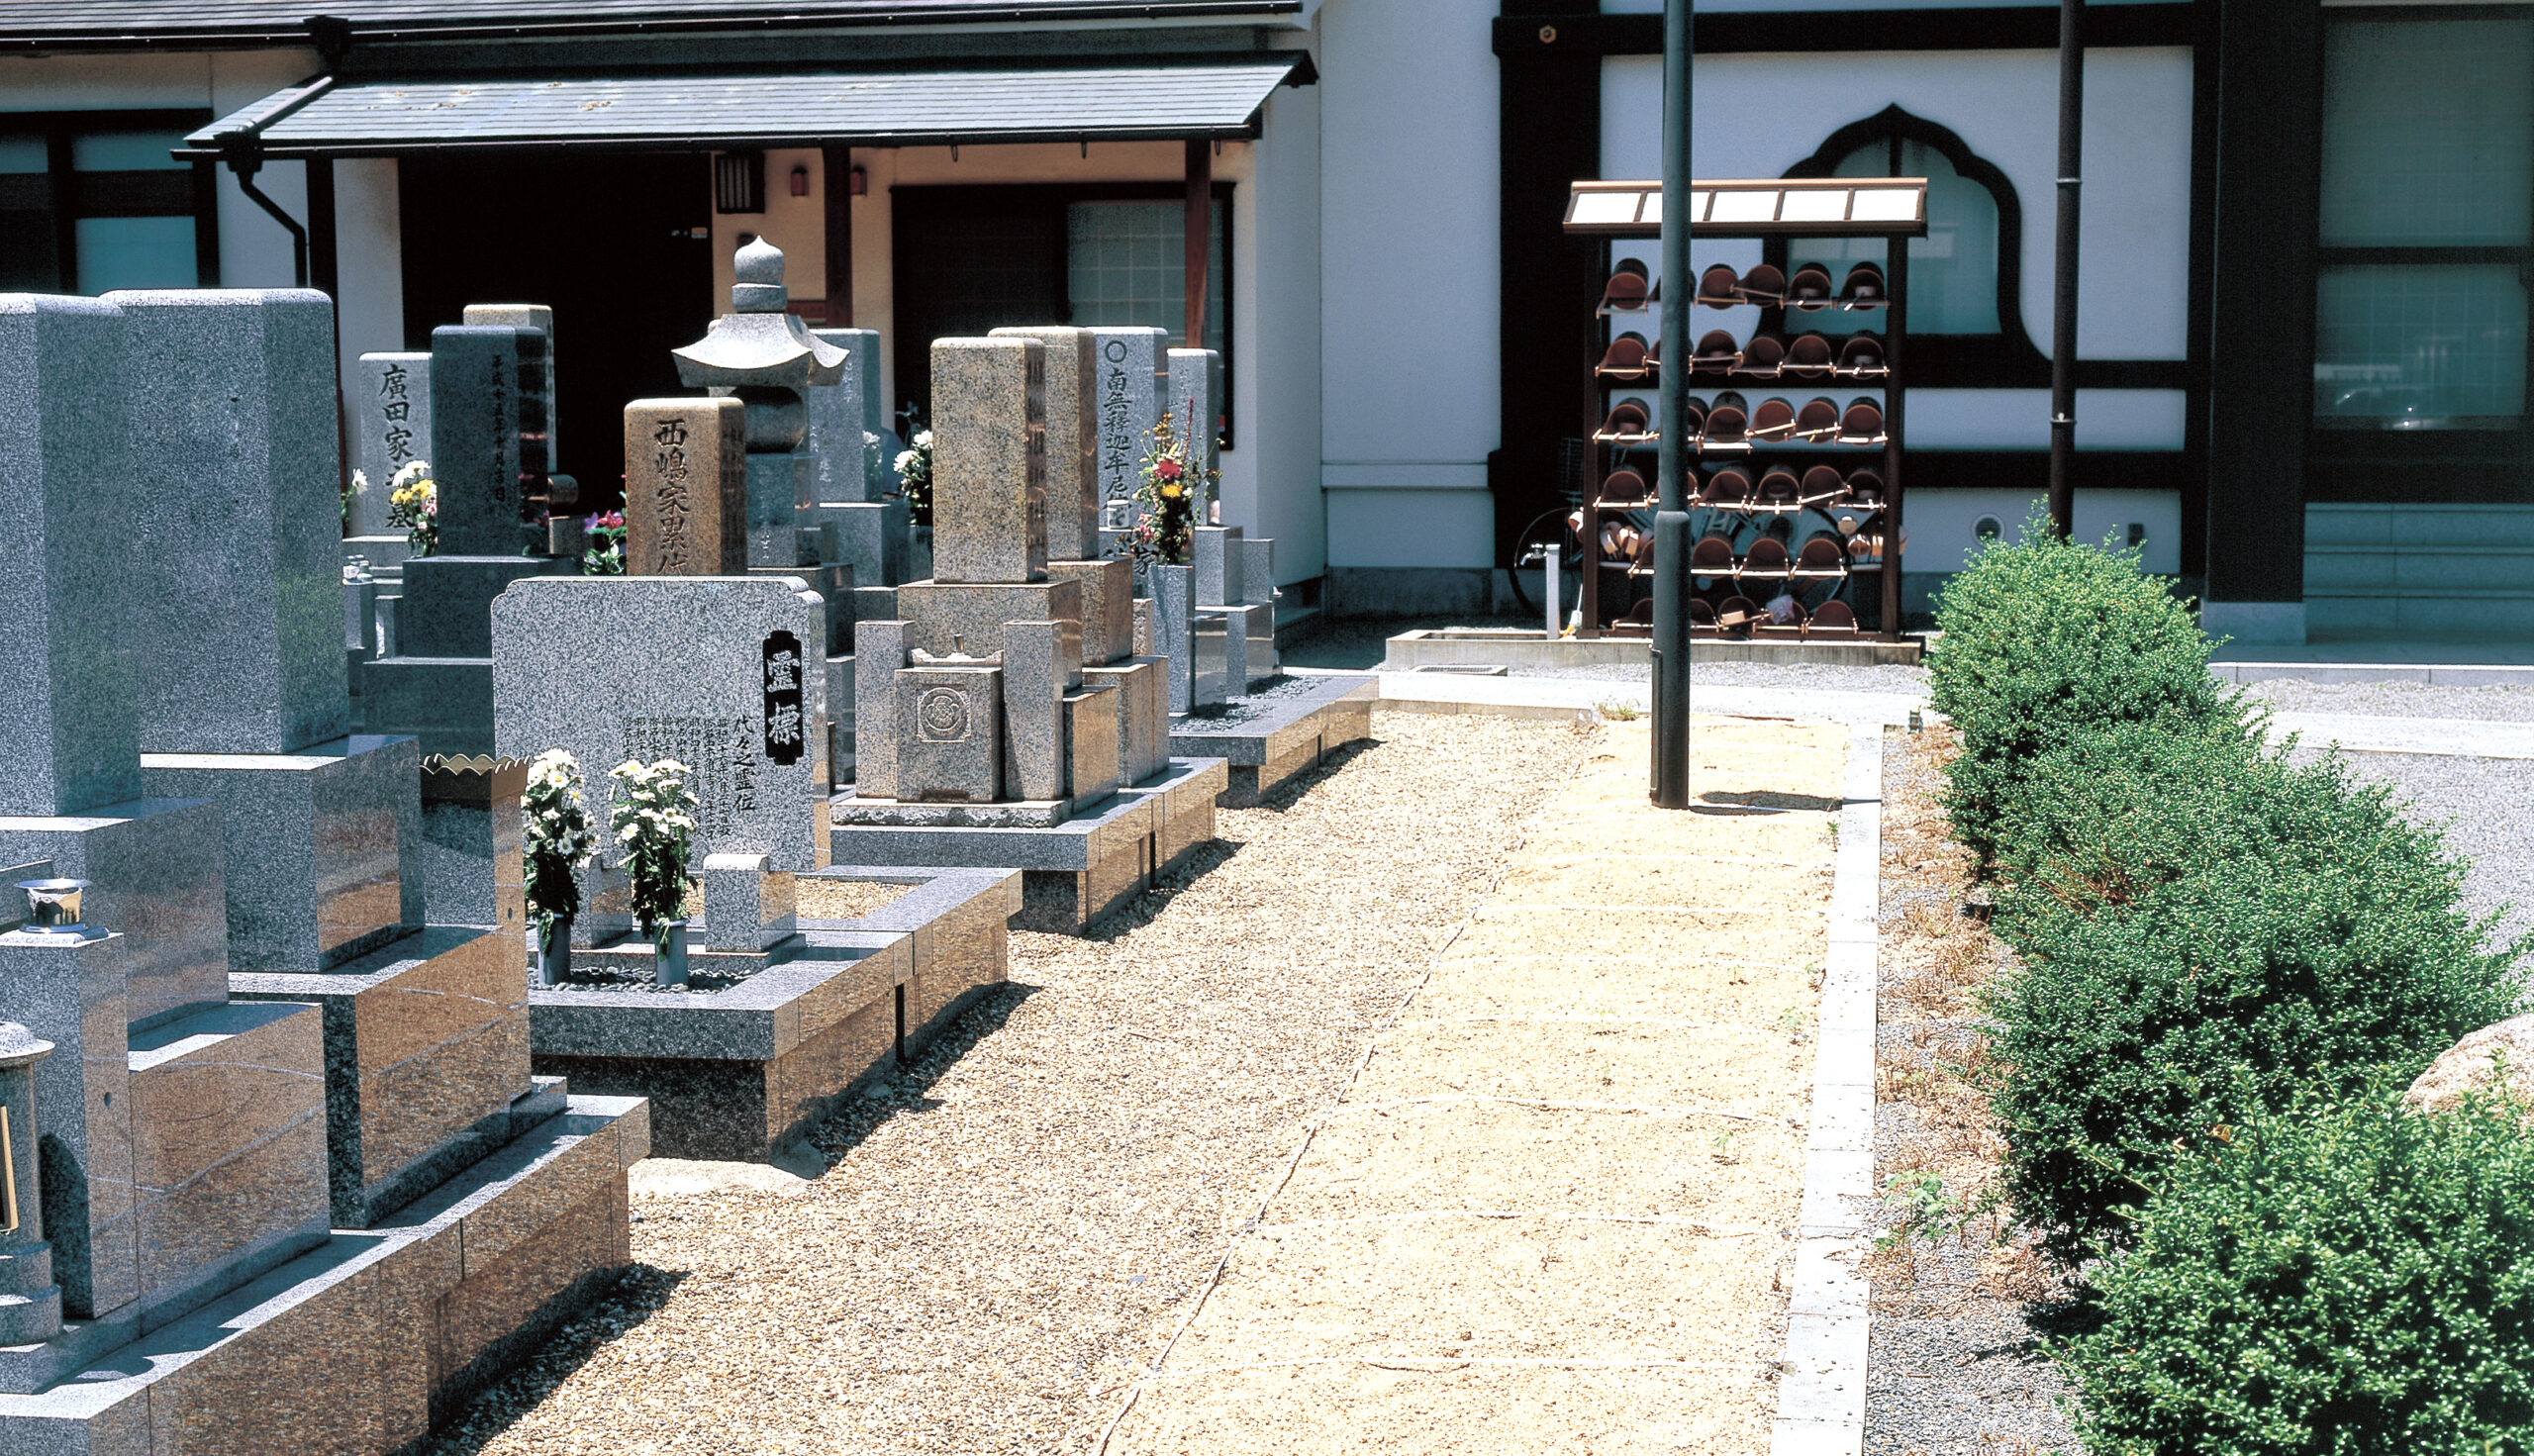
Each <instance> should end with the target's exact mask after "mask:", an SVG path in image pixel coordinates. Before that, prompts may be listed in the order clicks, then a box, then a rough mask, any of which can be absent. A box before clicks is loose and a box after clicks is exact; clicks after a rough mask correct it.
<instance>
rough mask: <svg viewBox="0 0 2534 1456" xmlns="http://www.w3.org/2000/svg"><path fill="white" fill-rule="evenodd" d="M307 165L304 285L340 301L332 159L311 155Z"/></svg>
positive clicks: (339, 272)
mask: <svg viewBox="0 0 2534 1456" xmlns="http://www.w3.org/2000/svg"><path fill="white" fill-rule="evenodd" d="M304 165H305V166H306V167H307V168H308V280H307V283H306V285H305V286H306V287H310V288H314V289H316V290H317V291H318V292H319V293H322V294H324V295H326V296H327V297H328V298H331V299H334V300H335V302H336V303H337V305H338V306H340V305H341V302H342V299H341V292H342V281H343V270H342V260H341V258H340V257H339V256H337V248H336V246H335V161H334V158H333V157H328V156H312V157H310V158H308V160H307V161H306V163H304Z"/></svg>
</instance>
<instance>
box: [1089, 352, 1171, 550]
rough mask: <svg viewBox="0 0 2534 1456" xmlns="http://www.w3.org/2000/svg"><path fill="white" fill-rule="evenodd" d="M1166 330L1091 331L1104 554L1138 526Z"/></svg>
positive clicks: (1157, 412) (1157, 406) (1096, 467)
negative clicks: (1138, 501) (1137, 507)
mask: <svg viewBox="0 0 2534 1456" xmlns="http://www.w3.org/2000/svg"><path fill="white" fill-rule="evenodd" d="M1169 337H1170V336H1169V333H1168V332H1167V331H1166V330H1161V329H1140V328H1138V329H1123V328H1121V329H1105V328H1095V329H1093V330H1092V331H1091V340H1092V351H1093V356H1094V357H1093V369H1094V371H1095V374H1094V382H1095V391H1096V399H1095V404H1094V413H1095V420H1096V427H1095V428H1096V431H1097V438H1096V440H1095V442H1094V455H1093V468H1094V470H1095V471H1097V473H1098V475H1099V480H1100V536H1101V550H1102V551H1103V553H1114V552H1116V551H1117V550H1118V549H1119V548H1120V547H1119V543H1120V542H1121V540H1122V539H1123V538H1124V536H1125V534H1127V533H1128V532H1130V531H1132V530H1133V529H1134V525H1135V492H1136V490H1137V489H1138V488H1140V487H1141V486H1142V484H1143V460H1144V451H1145V449H1146V448H1147V447H1148V445H1149V444H1150V441H1149V440H1147V439H1146V438H1145V432H1147V431H1149V430H1151V429H1152V427H1153V423H1154V422H1155V421H1157V420H1159V419H1160V418H1161V399H1162V393H1161V387H1160V381H1161V375H1160V371H1161V362H1162V350H1163V349H1164V348H1165V347H1166V346H1167V342H1166V341H1167V340H1168V339H1169Z"/></svg>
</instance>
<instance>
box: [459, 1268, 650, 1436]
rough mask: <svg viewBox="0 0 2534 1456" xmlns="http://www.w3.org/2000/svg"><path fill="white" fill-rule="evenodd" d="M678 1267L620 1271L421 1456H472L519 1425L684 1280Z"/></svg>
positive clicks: (468, 1407)
mask: <svg viewBox="0 0 2534 1456" xmlns="http://www.w3.org/2000/svg"><path fill="white" fill-rule="evenodd" d="M686 1273H687V1272H686V1271H685V1270H683V1269H658V1268H654V1267H652V1266H651V1265H648V1264H636V1265H634V1266H633V1267H632V1268H631V1269H628V1270H626V1271H625V1277H624V1278H622V1279H620V1280H618V1281H617V1284H616V1288H615V1290H614V1291H612V1292H611V1293H610V1294H609V1295H608V1297H607V1298H606V1299H604V1300H601V1301H600V1302H599V1303H597V1304H596V1305H593V1306H591V1307H590V1308H589V1309H588V1310H584V1311H583V1312H582V1313H581V1315H580V1317H578V1318H576V1319H573V1320H571V1321H570V1322H569V1323H566V1324H565V1325H563V1326H562V1327H561V1328H560V1329H557V1330H555V1331H554V1332H553V1334H552V1335H550V1336H548V1337H547V1339H546V1341H545V1343H544V1344H543V1345H542V1346H541V1347H540V1348H538V1350H537V1351H536V1354H535V1355H533V1356H531V1357H530V1358H529V1361H528V1363H527V1364H526V1365H523V1366H521V1367H520V1368H519V1369H517V1370H514V1371H512V1372H511V1373H510V1374H509V1375H507V1376H505V1377H503V1378H502V1379H501V1380H498V1381H496V1382H494V1383H493V1384H492V1385H491V1386H490V1387H488V1388H487V1389H486V1390H485V1391H484V1392H483V1393H482V1394H481V1395H478V1396H477V1397H476V1398H475V1399H474V1400H472V1401H470V1402H468V1403H467V1404H466V1405H465V1406H464V1407H460V1408H459V1409H458V1411H457V1413H456V1418H455V1419H453V1420H452V1421H450V1422H449V1424H448V1425H447V1426H445V1427H443V1428H442V1429H441V1430H440V1431H439V1433H438V1434H437V1435H435V1436H434V1437H433V1438H432V1440H431V1441H430V1442H429V1443H428V1444H427V1445H425V1446H424V1448H423V1452H424V1456H475V1453H476V1452H479V1451H481V1450H483V1449H484V1447H485V1446H486V1445H487V1444H489V1443H490V1442H491V1441H492V1440H493V1438H494V1437H496V1436H498V1435H500V1434H502V1433H503V1432H504V1431H507V1430H509V1429H510V1428H511V1427H512V1426H514V1425H516V1424H518V1423H519V1418H520V1417H521V1416H523V1415H525V1414H527V1413H528V1412H529V1411H531V1410H534V1409H536V1406H537V1403H538V1402H540V1401H542V1400H544V1399H545V1397H546V1395H547V1394H548V1393H550V1392H551V1391H552V1390H553V1389H554V1388H555V1387H556V1386H559V1385H561V1384H562V1383H563V1382H564V1381H565V1380H567V1379H569V1378H570V1377H571V1375H572V1373H573V1372H574V1371H577V1370H579V1369H580V1368H581V1367H582V1366H584V1365H586V1364H588V1363H589V1362H590V1357H592V1356H594V1355H596V1354H597V1353H598V1352H599V1351H600V1350H601V1349H602V1348H604V1347H605V1346H607V1345H608V1344H610V1343H611V1342H613V1341H614V1340H615V1339H616V1338H617V1336H619V1335H621V1334H623V1333H625V1332H626V1331H627V1330H629V1329H632V1328H633V1327H634V1326H636V1325H638V1324H641V1323H643V1322H644V1321H646V1320H648V1319H649V1318H650V1317H651V1316H652V1315H653V1314H656V1313H658V1312H659V1311H660V1309H661V1308H662V1307H663V1306H665V1305H667V1304H668V1302H669V1296H670V1295H671V1294H672V1293H674V1292H675V1291H676V1289H677V1287H678V1286H679V1285H680V1284H683V1283H685V1282H686Z"/></svg>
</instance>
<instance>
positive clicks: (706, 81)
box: [176, 51, 1314, 157]
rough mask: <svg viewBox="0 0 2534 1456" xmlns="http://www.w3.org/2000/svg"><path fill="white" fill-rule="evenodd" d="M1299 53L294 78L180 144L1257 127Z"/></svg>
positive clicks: (1030, 136) (319, 152)
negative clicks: (1019, 64)
mask: <svg viewBox="0 0 2534 1456" xmlns="http://www.w3.org/2000/svg"><path fill="white" fill-rule="evenodd" d="M1310 67H1311V62H1310V57H1309V56H1308V55H1306V54H1304V53H1302V52H1299V51H1297V52H1292V53H1290V54H1287V53H1278V54H1276V55H1273V56H1252V57H1243V58H1241V59H1239V60H1229V61H1226V60H1217V61H1209V62H1202V63H1201V62H1189V63H1173V64H1145V65H1132V66H1115V65H1112V66H1099V67H1083V68H1051V67H1045V66H1039V67H1033V68H1028V69H1018V68H1015V69H961V70H938V71H905V70H899V71H890V72H867V73H842V74H814V75H720V76H636V77H616V78H609V79H562V78H552V79H528V80H522V79H517V78H503V79H494V80H471V81H459V80H445V79H439V78H432V79H428V80H408V81H379V80H362V81H346V82H341V83H338V82H337V81H336V80H334V79H333V78H332V77H319V78H318V79H316V80H314V81H310V82H307V83H305V84H302V85H298V86H292V87H287V88H285V89H283V90H280V91H276V92H274V93H273V94H272V95H270V96H267V97H265V98H263V99H262V100H261V101H258V102H256V103H254V104H253V105H251V106H248V107H245V108H244V109H243V110H240V111H237V112H235V113H232V114H231V115H229V116H227V117H223V118H222V119H221V120H219V121H216V122H214V123H212V124H211V125H210V126H208V127H205V128H203V129H202V130H201V131H198V132H195V133H194V134H193V135H191V136H189V137H187V138H186V139H185V145H184V146H181V147H178V148H177V149H176V155H177V156H179V157H200V156H219V155H222V154H224V153H225V152H226V151H227V150H228V149H230V148H232V147H243V148H245V149H248V150H251V151H254V152H257V153H260V154H262V155H264V156H269V157H306V156H364V155H367V156H380V155H394V154H398V153H403V152H413V151H433V150H450V149H466V148H496V147H511V146H555V145H569V146H606V147H613V148H615V149H619V150H703V149H730V148H739V147H759V146H818V145H837V144H850V145H854V146H941V145H944V144H959V143H966V144H970V145H977V144H984V143H995V142H1077V141H1079V142H1123V141H1156V140H1182V139H1208V138H1215V139H1239V138H1246V137H1254V136H1256V135H1257V131H1258V113H1259V110H1260V108H1262V107H1263V106H1264V105H1265V104H1266V101H1267V97H1268V95H1269V94H1270V93H1272V92H1273V91H1274V90H1275V89H1276V88H1277V87H1278V86H1280V85H1287V84H1293V85H1302V84H1308V83H1309V82H1310V81H1311V80H1313V79H1314V77H1313V75H1312V72H1311V68H1310Z"/></svg>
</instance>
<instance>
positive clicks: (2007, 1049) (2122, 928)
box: [1983, 724, 2528, 1263]
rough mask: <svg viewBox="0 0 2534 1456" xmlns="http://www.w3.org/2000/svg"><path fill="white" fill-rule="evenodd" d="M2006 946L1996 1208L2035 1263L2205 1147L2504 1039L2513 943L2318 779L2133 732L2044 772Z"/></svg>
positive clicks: (2021, 844)
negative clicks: (2226, 1134)
mask: <svg viewBox="0 0 2534 1456" xmlns="http://www.w3.org/2000/svg"><path fill="white" fill-rule="evenodd" d="M2029 792H2031V793H2032V794H2033V795H2034V796H2036V797H2037V798H2040V799H2045V800H2046V799H2049V798H2051V797H2052V796H2054V795H2065V796H2067V798H2066V799H2065V800H2064V801H2063V802H2060V803H2058V804H2056V805H2055V806H2054V807H2052V808H2051V809H2049V810H2047V811H2044V810H2040V809H2034V810H2031V811H2029V813H2028V818H2027V819H2026V821H2025V825H2026V827H2025V830H2024V831H2023V835H2022V837H2021V838H2019V839H2018V840H2017V847H2016V849H2015V851H2014V852H2015V853H2016V854H2017V855H2018V856H2019V857H2020V863H2019V866H2018V868H2019V870H2020V872H2021V876H2022V877H2021V879H2020V882H2019V883H2018V884H2016V885H2015V886H2014V887H2013V888H2011V889H2009V890H2008V891H2007V892H2006V894H2005V895H2004V896H2003V897H2002V899H2001V901H2000V904H1999V909H1998V934H1999V935H2000V936H2001V937H2002V938H2004V939H2005V940H2006V941H2007V943H2008V944H2010V945H2012V946H2014V947H2015V949H2016V950H2017V951H2019V952H2020V953H2021V955H2022V957H2023V960H2024V966H2023V968H2022V969H2020V970H2017V971H2014V972H2011V973H2009V974H2008V975H2007V976H2005V977H2003V978H2002V979H2000V980H1999V981H1998V982H1997V983H1996V984H1995V985H1994V986H1993V987H1992V988H1991V989H1990V991H1989V992H1988V993H1987V995H1986V996H1985V997H1984V999H1983V1005H1984V1010H1985V1011H1986V1012H1987V1013H1988V1014H1989V1015H1990V1016H1992V1017H1993V1018H1995V1019H1996V1022H1997V1029H1996V1032H1995V1042H1994V1050H1995V1053H1996V1059H1995V1062H1994V1064H1993V1067H1994V1069H1993V1070H1992V1071H1991V1072H1989V1073H1988V1074H1987V1077H1986V1082H1987V1089H1988V1091H1989V1093H1990V1109H1991V1112H1992V1113H1993V1115H1994V1116H1996V1117H1997V1119H1998V1130H1999V1131H2000V1133H2002V1134H2003V1136H2004V1138H2005V1141H2006V1146H2007V1152H2006V1158H2005V1165H2004V1176H2003V1186H2004V1189H2005V1191H2006V1193H2007V1195H2008V1196H2009V1197H2010V1198H2011V1199H2012V1201H2013V1202H2014V1204H2015V1206H2016V1208H2017V1210H2018V1212H2019V1213H2021V1215H2022V1216H2023V1217H2024V1219H2025V1220H2026V1221H2027V1222H2028V1223H2030V1224H2031V1225H2032V1226H2033V1227H2034V1228H2036V1229H2037V1230H2038V1231H2040V1233H2041V1234H2042V1236H2043V1241H2044V1244H2045V1246H2046V1247H2047V1248H2049V1250H2050V1251H2051V1252H2052V1254H2053V1255H2054V1256H2056V1257H2058V1258H2060V1259H2061V1260H2063V1261H2066V1262H2070V1263H2074V1262H2077V1261H2080V1260H2082V1259H2084V1258H2086V1257H2088V1256H2089V1255H2093V1254H2098V1253H2108V1252H2114V1251H2116V1250H2118V1249H2120V1248H2121V1247H2123V1246H2125V1245H2126V1244H2127V1243H2128V1241H2129V1239H2130V1236H2131V1232H2132V1229H2131V1226H2130V1223H2129V1221H2128V1219H2129V1215H2130V1211H2131V1210H2132V1209H2133V1208H2134V1207H2135V1206H2136V1205H2137V1204H2139V1203H2140V1202H2141V1201H2142V1200H2143V1199H2144V1197H2145V1196H2146V1195H2147V1193H2148V1192H2150V1191H2151V1190H2152V1189H2154V1188H2155V1187H2157V1186H2158V1184H2159V1183H2160V1182H2161V1180H2162V1178H2163V1176H2164V1171H2165V1169H2166V1168H2167V1167H2168V1166H2169V1165H2170V1164H2171V1163H2172V1161H2173V1160H2174V1157H2175V1155H2176V1152H2177V1150H2178V1149H2190V1148H2193V1147H2198V1146H2202V1145H2204V1143H2205V1140H2206V1139H2207V1138H2208V1137H2209V1136H2210V1135H2211V1134H2210V1133H2209V1130H2208V1129H2210V1128H2211V1127H2214V1126H2219V1125H2226V1124H2233V1123H2239V1122H2242V1121H2245V1120H2247V1119H2248V1118H2252V1117H2255V1116H2261V1115H2263V1114H2266V1113H2270V1112H2275V1111H2278V1110H2280V1109H2282V1108H2285V1107H2287V1106H2289V1105H2290V1103H2291V1102H2293V1101H2294V1099H2295V1098H2296V1097H2297V1096H2298V1094H2299V1092H2300V1090H2302V1089H2307V1088H2319V1089H2322V1090H2324V1091H2326V1092H2328V1093H2332V1094H2342V1093H2346V1092H2348V1091H2350V1090H2352V1089H2354V1088H2356V1087H2358V1086H2361V1085H2363V1084H2364V1083H2365V1082H2366V1081H2367V1080H2368V1079H2369V1078H2370V1077H2371V1076H2372V1075H2375V1074H2377V1073H2378V1071H2379V1069H2383V1068H2388V1067H2389V1068H2394V1069H2398V1070H2400V1071H2402V1072H2404V1073H2413V1072H2416V1071H2418V1070H2419V1069H2420V1068H2421V1067H2423V1066H2425V1065H2426V1064H2427V1063H2428V1062H2429V1061H2430V1060H2432V1059H2434V1058H2435V1057H2436V1055H2437V1054H2438V1053H2439V1052H2441V1051H2443V1050H2445V1049H2446V1047H2448V1046H2449V1045H2451V1044H2453V1042H2454V1041H2455V1040H2456V1039H2457V1038H2458V1037H2460V1036H2461V1035H2463V1034H2464V1033H2465V1032H2466V1031H2469V1030H2472V1029H2474V1028H2476V1027H2479V1026H2483V1025H2486V1024H2488V1023H2490V1022H2492V1021H2496V1020H2499V1019H2503V1018H2505V1017H2506V1016H2507V1015H2508V1014H2509V1013H2510V1011H2511V1010H2512V1009H2513V1007H2514V1006H2515V1004H2516V1002H2517V1000H2518V998H2519V995H2520V993H2521V990H2522V986H2523V972H2522V971H2521V970H2520V969H2518V968H2517V966H2516V964H2515V962H2516V960H2517V957H2518V956H2519V955H2521V954H2522V953H2524V951H2525V950H2526V949H2527V948H2528V944H2526V943H2520V944H2518V945H2516V946H2512V947H2505V948H2502V949H2498V950H2484V949H2483V948H2482V945H2483V943H2484V940H2485V936H2486V934H2487V932H2488V930H2489V927H2490V922H2475V921H2473V920H2472V919H2471V918H2470V917H2469V916H2467V915H2466V914H2465V913H2464V912H2463V911H2462V910H2461V909H2460V908H2459V905H2458V901H2459V897H2460V894H2461V890H2462V883H2463V876H2464V865H2463V864H2462V862H2461V861H2459V860H2458V859H2456V858H2455V857H2454V856H2453V855H2451V854H2450V853H2448V852H2447V850H2446V848H2445V845H2444V841H2443V839H2442V837H2441V836H2440V835H2439V834H2438V833H2437V832H2436V831H2435V830H2433V829H2426V828H2422V827H2419V826H2417V825H2412V824H2410V823H2409V822H2407V821H2406V820H2404V819H2402V818H2401V816H2400V815H2399V814H2398V813H2397V812H2396V811H2395V809H2394V808H2393V806H2392V804H2391V803H2390V801H2389V798H2388V794H2387V793H2386V791H2384V790H2382V789H2361V788H2358V787H2355V786H2353V785H2352V784H2351V783H2350V782H2349V781H2348V778H2347V775H2346V771H2345V769H2344V768H2343V767H2342V766H2341V764H2340V763H2339V762H2338V761H2337V760H2335V759H2326V760H2324V761H2323V762H2321V763H2319V764H2315V765H2312V766H2308V767H2302V768H2299V767H2294V766H2291V765H2290V764H2288V763H2287V762H2285V761H2284V760H2283V759H2281V758H2279V757H2276V756H2272V755H2268V754H2264V753H2260V752H2256V751H2248V750H2246V749H2245V748H2243V747H2242V746H2240V744H2239V743H2238V741H2237V738H2236V730H2235V729H2232V728H2225V727H2224V726H2222V725H2203V727H2202V728H2201V729H2200V730H2199V731H2197V732H2195V733H2172V734H2163V733H2160V731H2159V729H2158V728H2157V727H2156V726H2155V725H2152V724H2141V725H2133V726H2131V727H2128V728H2122V729H2119V730H2116V731H2113V732H2110V733H2106V734H2103V735H2100V736H2099V737H2098V738H2097V739H2095V741H2094V742H2092V743H2090V744H2084V745H2072V746H2070V747H2068V748H2065V749H2063V750H2062V751H2061V752H2059V753H2057V754H2054V755H2049V756H2047V759H2046V761H2044V762H2043V763H2041V764H2040V765H2039V766H2038V767H2037V768H2036V769H2035V770H2034V771H2033V775H2032V778H2031V781H2030V784H2029Z"/></svg>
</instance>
